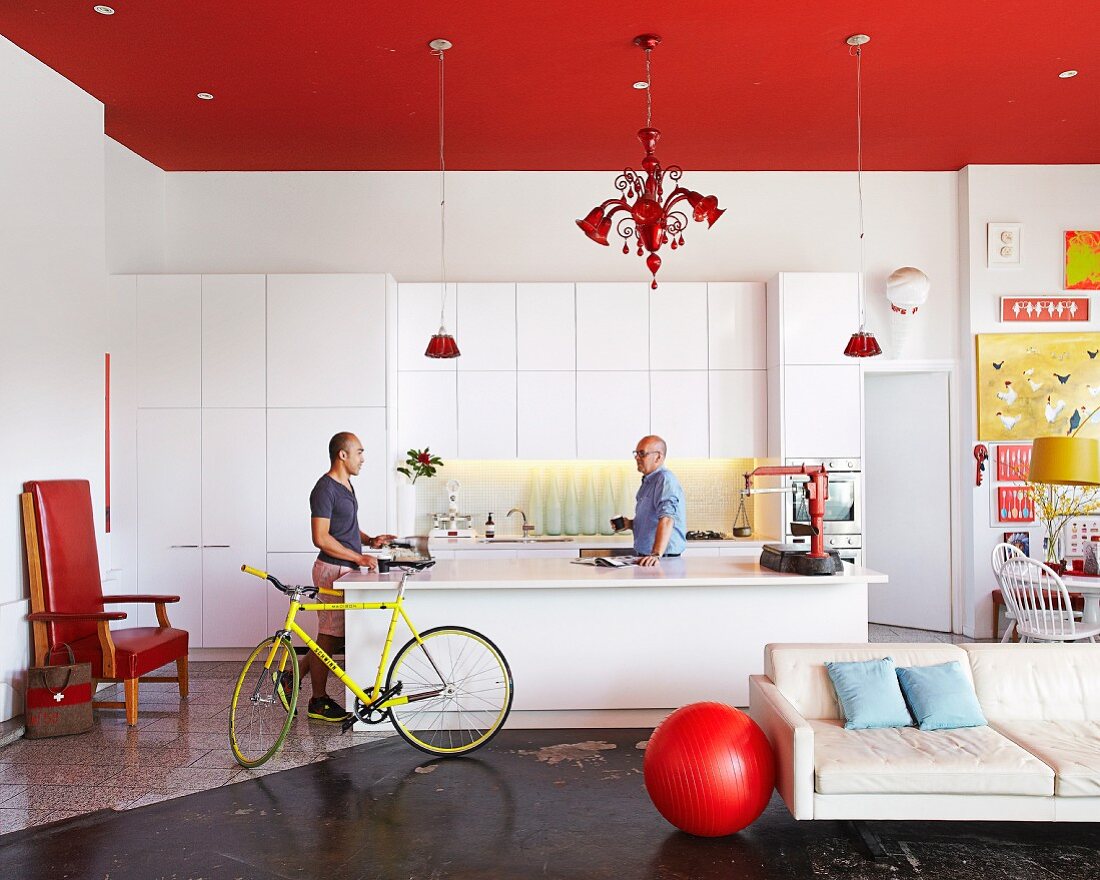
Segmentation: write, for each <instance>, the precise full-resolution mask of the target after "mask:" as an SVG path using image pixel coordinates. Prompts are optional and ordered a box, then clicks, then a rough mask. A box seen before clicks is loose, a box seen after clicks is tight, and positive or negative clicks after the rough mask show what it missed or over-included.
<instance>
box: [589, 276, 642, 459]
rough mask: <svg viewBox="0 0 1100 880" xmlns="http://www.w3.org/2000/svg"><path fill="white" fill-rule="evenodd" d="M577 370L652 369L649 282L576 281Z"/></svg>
mask: <svg viewBox="0 0 1100 880" xmlns="http://www.w3.org/2000/svg"><path fill="white" fill-rule="evenodd" d="M577 369H578V370H617V371H622V370H648V369H649V285H648V284H646V283H644V282H637V283H624V284H593V283H583V284H577ZM582 457H583V455H582Z"/></svg>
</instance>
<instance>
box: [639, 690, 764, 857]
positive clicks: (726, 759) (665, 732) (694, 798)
mask: <svg viewBox="0 0 1100 880" xmlns="http://www.w3.org/2000/svg"><path fill="white" fill-rule="evenodd" d="M643 766H644V769H645V787H646V791H647V792H649V797H650V799H651V800H652V801H653V806H655V807H656V808H657V811H658V812H659V813H660V814H661V815H662V816H664V817H665V818H666V819H668V821H669V822H671V823H672V824H673V825H675V826H676V827H677V828H679V829H680V830H681V831H686V832H687V833H688V834H694V835H697V836H699V837H721V836H723V835H726V834H733V833H734V832H736V831H740V830H741V829H742V828H745V827H746V826H748V825H751V824H752V823H753V822H755V821H756V819H757V817H758V816H759V815H760V814H761V813H762V812H764V808H765V807H766V806H767V805H768V801H769V800H770V799H771V794H772V788H773V786H774V785H775V757H774V756H773V755H772V747H771V743H769V742H768V738H767V737H766V736H764V731H762V730H761V729H760V728H759V727H758V726H757V725H756V722H755V721H753V720H752V719H751V718H749V716H748V715H746V714H745V713H744V712H741V711H739V710H737V709H734V708H733V707H732V706H726V705H723V704H722V703H692V704H691V705H690V706H684V707H683V708H682V709H677V710H676V711H675V712H673V713H672V714H671V715H669V716H668V718H666V719H665V720H664V721H662V722H661V723H660V725H658V727H657V729H656V730H655V731H653V735H652V736H651V737H650V738H649V744H648V745H647V746H646V750H645V762H644V765H643Z"/></svg>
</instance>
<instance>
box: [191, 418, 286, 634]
mask: <svg viewBox="0 0 1100 880" xmlns="http://www.w3.org/2000/svg"><path fill="white" fill-rule="evenodd" d="M266 432H267V425H266V413H265V411H264V410H263V409H241V408H233V409H204V410H203V413H202V595H203V605H202V608H203V623H202V644H203V647H205V648H231V647H242V646H246V645H255V644H257V643H258V642H259V641H260V639H262V638H263V637H264V636H265V635H268V634H270V632H271V630H270V629H268V625H267V623H268V620H267V597H266V596H265V595H264V590H265V585H264V584H261V583H260V582H259V581H257V580H256V579H255V578H254V577H251V576H249V575H246V574H244V572H242V571H241V565H250V566H252V567H253V568H259V567H261V566H262V565H263V564H265V562H266V557H267V492H266V490H265V480H266V477H267V474H266V467H265V461H266V454H265V451H264V442H263V438H264V436H265V434H266Z"/></svg>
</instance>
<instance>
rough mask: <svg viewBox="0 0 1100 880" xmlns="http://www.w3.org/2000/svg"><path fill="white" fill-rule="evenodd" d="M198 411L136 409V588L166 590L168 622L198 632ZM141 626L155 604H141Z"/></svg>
mask: <svg viewBox="0 0 1100 880" xmlns="http://www.w3.org/2000/svg"><path fill="white" fill-rule="evenodd" d="M201 418H202V415H201V410H198V409H143V410H138V427H137V431H138V442H137V485H138V511H137V512H138V589H139V590H140V592H142V593H144V594H156V593H168V594H172V595H178V596H179V597H180V601H179V602H178V603H175V604H172V605H170V606H168V617H169V619H170V620H171V621H172V625H173V626H174V627H177V628H178V629H185V630H187V631H188V632H189V633H190V644H191V646H192V647H195V648H197V647H200V646H201V645H202V643H203V641H202V638H203V632H202V618H203V613H202V610H203V609H202V549H201V546H200V545H201V544H202V505H201V492H202V488H201V487H202V460H201V449H202V443H201V428H200V423H201ZM139 622H140V624H141V625H142V626H156V625H157V617H156V609H155V608H154V607H153V606H152V605H146V604H144V603H143V604H142V605H141V608H140V611H139Z"/></svg>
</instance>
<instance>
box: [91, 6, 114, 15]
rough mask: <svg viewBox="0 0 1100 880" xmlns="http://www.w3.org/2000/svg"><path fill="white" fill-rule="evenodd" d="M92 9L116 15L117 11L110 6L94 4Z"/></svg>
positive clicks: (103, 13) (104, 13) (100, 12)
mask: <svg viewBox="0 0 1100 880" xmlns="http://www.w3.org/2000/svg"><path fill="white" fill-rule="evenodd" d="M92 9H94V10H95V11H96V12H98V13H99V14H100V15H114V14H115V11H114V10H113V9H112V8H111V7H110V6H93V7H92Z"/></svg>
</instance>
